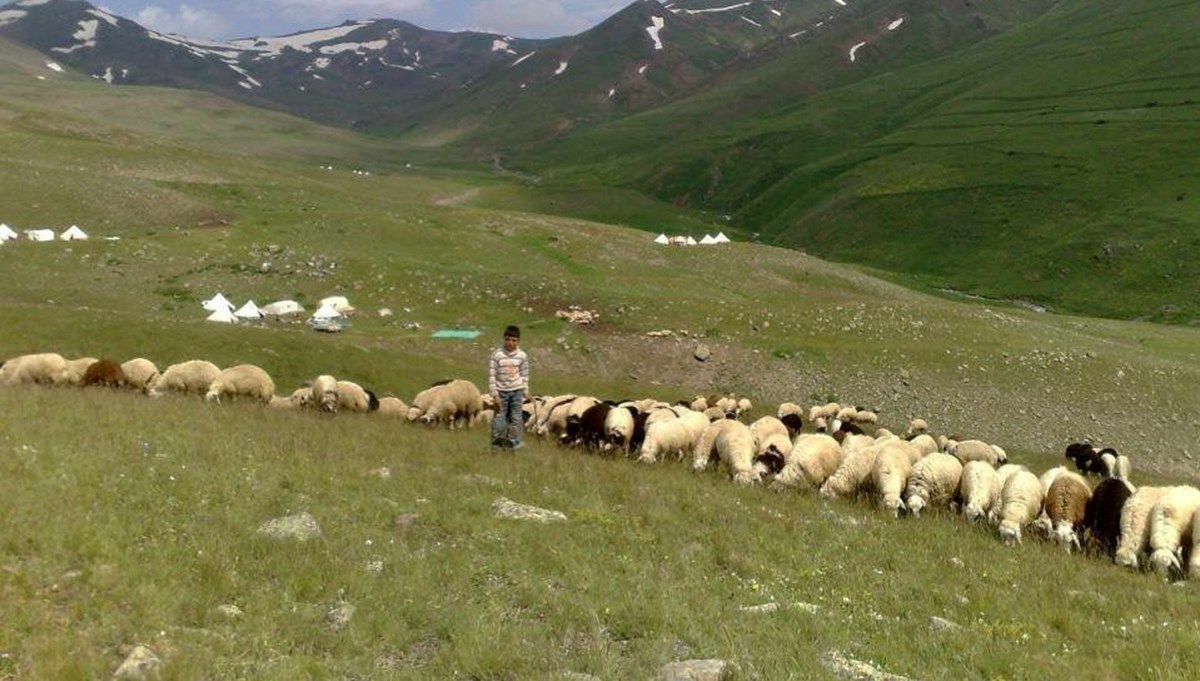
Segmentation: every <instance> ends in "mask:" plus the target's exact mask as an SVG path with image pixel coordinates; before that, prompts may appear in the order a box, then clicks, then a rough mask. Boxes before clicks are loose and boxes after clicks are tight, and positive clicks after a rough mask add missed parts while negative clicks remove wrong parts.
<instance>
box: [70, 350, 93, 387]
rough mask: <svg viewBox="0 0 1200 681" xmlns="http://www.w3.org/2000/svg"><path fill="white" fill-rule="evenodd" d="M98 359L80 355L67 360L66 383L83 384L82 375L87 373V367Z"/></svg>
mask: <svg viewBox="0 0 1200 681" xmlns="http://www.w3.org/2000/svg"><path fill="white" fill-rule="evenodd" d="M99 361H100V360H98V359H96V358H95V357H80V358H79V359H69V360H67V383H68V384H69V385H83V376H84V374H86V373H87V370H88V367H90V366H92V365H93V364H95V363H96V362H99Z"/></svg>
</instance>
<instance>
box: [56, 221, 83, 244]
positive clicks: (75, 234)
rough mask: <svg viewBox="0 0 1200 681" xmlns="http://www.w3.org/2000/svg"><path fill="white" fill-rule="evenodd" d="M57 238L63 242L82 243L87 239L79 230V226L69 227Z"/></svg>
mask: <svg viewBox="0 0 1200 681" xmlns="http://www.w3.org/2000/svg"><path fill="white" fill-rule="evenodd" d="M58 238H59V239H61V240H63V241H82V240H84V239H87V238H88V235H87V234H86V233H85V232H84V231H83V230H82V229H79V225H71V226H70V227H68V228H67V229H66V230H64V231H63V233H62V234H59V235H58Z"/></svg>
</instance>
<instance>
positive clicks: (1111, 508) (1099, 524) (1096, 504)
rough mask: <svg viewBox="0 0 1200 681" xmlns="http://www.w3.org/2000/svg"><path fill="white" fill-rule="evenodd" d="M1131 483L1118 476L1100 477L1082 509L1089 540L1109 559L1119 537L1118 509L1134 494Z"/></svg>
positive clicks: (1085, 530)
mask: <svg viewBox="0 0 1200 681" xmlns="http://www.w3.org/2000/svg"><path fill="white" fill-rule="evenodd" d="M1133 491H1134V490H1133V486H1132V485H1130V484H1129V483H1128V482H1127V481H1125V480H1122V479H1119V478H1109V479H1108V480H1102V481H1101V482H1100V484H1099V485H1096V489H1094V490H1092V496H1091V497H1090V498H1089V499H1088V502H1087V508H1086V509H1084V513H1083V531H1084V532H1085V533H1086V535H1087V537H1088V544H1089V546H1091V547H1094V548H1095V549H1096V550H1098V551H1100V552H1101V553H1103V554H1104V555H1106V556H1108V557H1109V558H1110V559H1111V558H1113V556H1114V554H1115V553H1116V551H1117V541H1118V540H1119V539H1120V538H1121V509H1122V508H1123V507H1124V506H1125V502H1126V501H1128V500H1129V497H1131V496H1133Z"/></svg>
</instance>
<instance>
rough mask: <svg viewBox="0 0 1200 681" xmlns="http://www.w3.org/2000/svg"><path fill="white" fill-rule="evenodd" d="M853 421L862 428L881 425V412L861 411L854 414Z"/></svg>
mask: <svg viewBox="0 0 1200 681" xmlns="http://www.w3.org/2000/svg"><path fill="white" fill-rule="evenodd" d="M852 421H853V422H854V423H855V424H857V425H860V426H867V425H875V424H877V423H879V412H878V411H877V410H869V409H859V410H858V411H857V412H855V413H854V418H853V419H852Z"/></svg>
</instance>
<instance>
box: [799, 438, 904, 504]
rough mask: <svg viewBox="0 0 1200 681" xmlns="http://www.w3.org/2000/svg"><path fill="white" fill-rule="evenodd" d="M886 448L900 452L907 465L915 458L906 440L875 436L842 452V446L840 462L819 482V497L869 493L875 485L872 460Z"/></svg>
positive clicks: (886, 449) (829, 497) (873, 461)
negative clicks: (864, 444)
mask: <svg viewBox="0 0 1200 681" xmlns="http://www.w3.org/2000/svg"><path fill="white" fill-rule="evenodd" d="M847 440H849V438H847ZM860 442H863V440H860ZM887 451H900V452H903V453H904V455H905V457H906V458H907V459H908V464H909V466H911V465H912V463H913V462H914V461H915V460H916V459H917V458H919V455H918V453H917V452H916V450H915V449H912V448H911V447H909V446H908V443H907V442H903V441H901V440H898V439H895V438H891V437H888V438H880V439H877V440H875V441H874V442H873V443H872V444H870V445H869V446H866V447H859V448H855V449H852V450H850V451H846V450H845V446H844V445H843V453H844V456H843V458H842V463H841V465H839V466H838V468H837V470H836V471H834V472H833V474H832V475H830V476H829V478H828V479H826V480H825V483H824V484H823V485H821V490H820V494H821V496H823V497H825V498H827V499H832V498H836V497H840V496H846V495H849V494H862V493H869V492H871V491H872V490H873V489H874V487H873V485H874V484H875V475H874V473H875V463H876V460H877V458H878V457H879V456H881V455H882V454H883V453H884V452H887ZM901 489H903V487H902V488H901ZM898 493H899V492H897V494H898Z"/></svg>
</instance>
